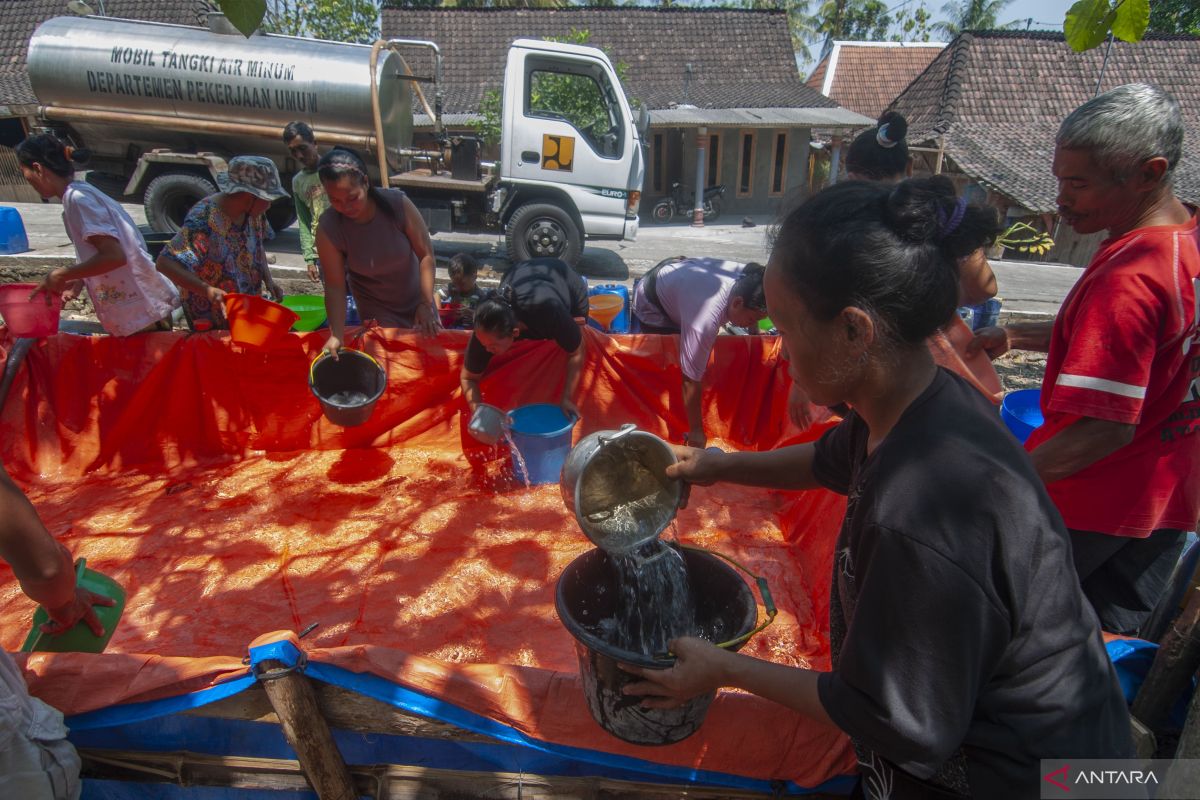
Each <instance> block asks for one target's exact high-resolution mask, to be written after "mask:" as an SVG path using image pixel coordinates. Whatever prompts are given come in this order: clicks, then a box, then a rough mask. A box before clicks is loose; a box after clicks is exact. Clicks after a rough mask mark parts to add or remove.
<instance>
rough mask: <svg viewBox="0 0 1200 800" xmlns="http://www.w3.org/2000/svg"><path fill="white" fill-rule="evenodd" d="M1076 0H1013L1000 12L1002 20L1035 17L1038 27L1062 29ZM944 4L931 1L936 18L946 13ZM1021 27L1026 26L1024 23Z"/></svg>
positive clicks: (1035, 25) (931, 7)
mask: <svg viewBox="0 0 1200 800" xmlns="http://www.w3.org/2000/svg"><path fill="white" fill-rule="evenodd" d="M1073 3H1074V0H1013V2H1012V3H1011V4H1010V5H1009V6H1008V7H1007V8H1005V9H1004V11H1002V12H1001V13H1000V22H1002V23H1003V22H1008V21H1009V20H1014V19H1019V20H1026V19H1029V18H1030V17H1032V18H1033V21H1034V25H1033V27H1034V28H1036V29H1042V30H1047V29H1048V28H1050V27H1054V28H1058V29H1059V30H1062V22H1063V17H1065V16H1066V15H1067V9H1068V8H1070V7H1071V5H1072V4H1073ZM942 5H944V4H936V3H930V4H929V8H930V10H932V11H933V12H934V18H935V19H940V18H942V17H943V16H944V15H943V14H942V13H941V11H942V9H941V7H942ZM1039 22H1042V23H1049V25H1038V24H1037V23H1039ZM1021 27H1024V25H1022V26H1021Z"/></svg>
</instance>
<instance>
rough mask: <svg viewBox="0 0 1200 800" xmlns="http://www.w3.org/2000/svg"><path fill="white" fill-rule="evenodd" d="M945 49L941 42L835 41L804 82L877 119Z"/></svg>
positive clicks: (839, 103)
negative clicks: (827, 53)
mask: <svg viewBox="0 0 1200 800" xmlns="http://www.w3.org/2000/svg"><path fill="white" fill-rule="evenodd" d="M944 47H945V45H944V44H942V43H940V42H939V43H930V42H834V43H833V48H832V49H831V50H830V52H829V55H827V56H826V57H825V58H823V59H821V63H819V64H817V68H816V69H815V70H813V74H812V75H810V76H809V78H808V80H807V81H806V83H807V84H808V85H809V86H810V87H812V88H813V89H816V90H817V91H818V92H821V93H822V94H824V95H826V96H827V97H829V98H830V99H832V100H833V101H834V102H836V103H837V104H838V105H840V106H841V107H842V108H848V109H850V110H851V111H857V112H858V113H859V114H863V115H864V116H867V117H870V118H871V119H878V117H879V115H880V114H882V113H883V111H884V109H886V108H887V107H888V105H889V104H890V103H891V102H892V101H893V100H894V99H896V95H898V94H900V93H901V92H902V91H904V89H905V88H906V87H907V86H908V84H909V83H910V82H912V80H913V78H915V77H917V76H918V75H920V74H921V72H922V71H923V70H924V69H925V68H926V67H928V66H929V64H930V62H932V61H933V60H934V59H935V58H937V55H938V53H940V52H941V51H942V49H943V48H944Z"/></svg>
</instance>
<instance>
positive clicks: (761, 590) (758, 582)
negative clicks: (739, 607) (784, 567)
mask: <svg viewBox="0 0 1200 800" xmlns="http://www.w3.org/2000/svg"><path fill="white" fill-rule="evenodd" d="M679 547H680V548H681V549H683V550H691V551H692V552H694V553H707V554H708V555H710V556H716V557H717V558H719V559H722V560H724V561H727V562H729V563H730V564H731V565H733V566H734V567H736V568H737V569H740V570H741V571H742V572H744V573H746V574H747V575H749V576H750V577H751V578H752V579H753V580H754V585H755V586H757V587H758V594H759V596H760V597H762V601H763V606H764V607H765V608H766V609H767V616H766V618H765V619H763V621H762V622H760V623H759V624H758V626H757V627H756V628H754V630H752V631H749V632H747V633H743V634H742V635H741V636H739V637H737V638H736V639H730V640H729V641H727V642H721V643H720V644H718V645H717V647H720V648H723V649H728V648H730V647H735V646H736V645H739V644H741V643H743V642H745V641H748V640H749V639H750V637H751V636H753V635H755V634H756V633H760V632H761V631H763V630H765V629H766V627H767V626H768V625H770V624H771V623H772V622H774V621H775V617H776V615H777V614H779V609H777V608H776V607H775V598H774V597H772V596H771V588H770V587H769V586H767V579H766V578H764V577H763V576H761V575H755V574H754V573H753V572H751V571H750V570H749V569H747V568H746V567H745V566H744V565H743V564H740V563H738V562H737V561H735V560H734V559H732V558H730V557H729V556H727V555H724V554H723V553H718V552H716V551H714V550H709V549H708V548H705V547H697V546H695V545H690V544H681V545H679ZM672 655H673V654H672Z"/></svg>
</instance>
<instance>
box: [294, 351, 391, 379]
mask: <svg viewBox="0 0 1200 800" xmlns="http://www.w3.org/2000/svg"><path fill="white" fill-rule="evenodd" d="M346 349H347V350H349V349H351V348H346ZM354 352H356V353H358V354H359V355H362V356H366V357H367V358H369V359H371V363H372V364H374V365H375V366H377V367H379V368H380V369H381V370H382V369H383V367H382V366H380V364H379V362H378V361H376V360H375V358H374V357H373V356H372V355H371V354H370V353H368V352H366V351H365V350H355V351H354ZM326 358H331V356H330V355H329V351H328V350H326V351H324V352H322V353H321V355H319V356H317V357H316V358H314V359H313V360H312V363H311V364H309V365H308V382H309V383H310V384H315V383H316V380H317V364H320V363H321V361H322V360H323V359H326Z"/></svg>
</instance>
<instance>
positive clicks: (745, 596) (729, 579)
mask: <svg viewBox="0 0 1200 800" xmlns="http://www.w3.org/2000/svg"><path fill="white" fill-rule="evenodd" d="M680 552H681V553H682V555H683V558H684V561H685V563H686V564H687V569H688V579H689V583H690V584H691V590H692V600H693V603H694V607H695V609H696V621H697V623H698V624H699V626H700V629H701V630H704V631H705V632H706V635H711V636H713V640H714V641H717V642H724V641H727V640H731V639H736V638H738V637H741V636H746V635H748V634H749V633H750V632H751V631H753V630H754V629H755V622H756V621H757V617H758V607H757V606H756V605H755V603H754V595H753V594H752V593H751V592H750V587H749V586H747V585H746V582H745V581H744V580H742V577H741V575H739V574H738V573H737V571H736V570H734V569H733V568H732V567H730V566H729V565H728V564H726V563H725V562H724V561H722V560H721V559H719V558H717V557H716V556H714V555H712V554H709V553H705V552H699V551H696V550H691V549H682V550H681V551H680ZM619 595H620V592H619V591H618V590H617V572H616V569H615V568H614V566H613V564H612V561H611V560H610V559H609V556H608V554H607V553H605V552H604V551H603V550H599V549H597V550H591V551H589V552H587V553H584V554H583V555H581V556H579V558H577V559H575V560H574V561H572V562H571V563H570V564H569V565H567V568H566V569H565V570H563V573H562V575H560V576H559V578H558V590H557V592H556V593H555V598H554V605H555V608H556V609H557V610H558V618H559V619H560V620H562V623H563V625H565V626H566V628H567V630H568V631H570V633H571V635H572V636H574V637H575V652H576V654H577V655H578V656H579V673H580V677H581V678H582V680H583V693H584V696H585V697H586V698H587V704H588V710H589V711H591V713H592V718H593V719H595V720H596V722H597V723H599V724H600V727H602V728H604V730H606V731H608V732H609V733H611V734H612V735H613V736H616V737H617V738H618V739H623V740H625V741H626V742H630V743H631V744H642V745H658V744H673V743H674V742H678V741H681V740H682V739H686V738H687V737H688V736H691V735H692V734H693V733H695V732H696V730H697V729H699V727H700V724H701V723H702V722H704V715H705V714H707V713H708V707H709V705H711V704H712V701H713V698H714V697H715V696H716V693H715V692H710V693H708V694H705V695H701V696H699V697H694V698H692V699H691V700H689V701H688V702H687V703H684V704H683V705H682V706H680V707H678V708H671V709H661V708H643V707H642V705H641V698H640V697H634V696H631V695H625V694H622V693H621V689H622V688H623V687H624V686H625V684H627V683H630V682H633V681H636V680H638V678H636V677H634V676H633V675H630V674H629V673H627V672H624V671H622V670H621V669H619V668H618V666H617V665H618V664H619V663H624V664H633V665H636V666H641V667H649V668H651V669H666V668H668V667H670V666H671V665H672V664H673V663H674V659H657V658H654V657H652V656H647V655H643V654H641V653H634V652H632V651H629V650H622V649H621V648H619V647H615V646H613V645H611V644H609V643H608V642H606V641H604V640H603V639H601V638H600V637H598V636H596V635H595V634H594V633H592V632H590V631H589V630H588V628H587V627H585V622H586V621H592V622H599V621H600V620H602V619H605V618H608V617H611V616H613V614H614V612H615V607H614V605H615V601H616V598H617V597H618V596H619ZM741 644H744V642H742V643H739V644H738V645H733V646H730V647H729V649H731V650H737V649H739V648H740V647H741Z"/></svg>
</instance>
